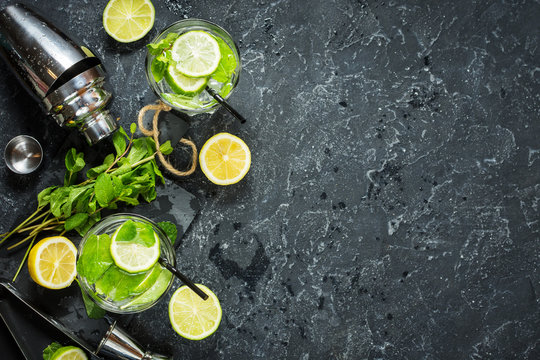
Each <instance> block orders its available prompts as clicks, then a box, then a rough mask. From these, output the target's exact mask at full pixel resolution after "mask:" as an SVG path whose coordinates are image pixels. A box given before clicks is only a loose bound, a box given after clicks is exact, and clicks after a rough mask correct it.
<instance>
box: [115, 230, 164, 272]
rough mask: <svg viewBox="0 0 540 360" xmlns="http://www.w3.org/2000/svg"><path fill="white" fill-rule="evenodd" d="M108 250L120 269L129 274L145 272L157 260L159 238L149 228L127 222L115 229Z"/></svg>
mask: <svg viewBox="0 0 540 360" xmlns="http://www.w3.org/2000/svg"><path fill="white" fill-rule="evenodd" d="M110 250H111V256H112V258H113V260H114V263H115V264H116V266H118V267H119V268H120V269H122V270H124V271H127V272H129V273H138V272H142V271H146V270H149V269H150V268H151V267H152V266H154V264H155V263H156V262H157V261H158V259H159V255H160V246H159V237H158V236H157V234H156V233H155V232H154V231H153V230H152V228H151V227H150V226H148V225H146V224H143V223H139V222H134V221H132V220H128V221H126V222H125V223H123V224H122V226H120V227H119V228H118V229H116V231H115V233H114V234H113V236H112V238H111V249H110Z"/></svg>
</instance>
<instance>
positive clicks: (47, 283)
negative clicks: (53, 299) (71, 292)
mask: <svg viewBox="0 0 540 360" xmlns="http://www.w3.org/2000/svg"><path fill="white" fill-rule="evenodd" d="M76 259H77V248H76V247H75V245H73V243H72V242H71V241H69V239H67V238H65V237H63V236H54V237H48V238H45V239H43V240H41V241H40V242H38V243H37V244H36V245H35V246H34V247H33V248H32V250H31V251H30V255H29V256H28V272H29V273H30V276H31V277H32V279H33V280H34V281H35V282H36V283H38V284H39V285H41V286H43V287H46V288H47V289H63V288H66V287H68V286H69V285H71V283H72V282H73V280H75V277H76V276H77V266H76Z"/></svg>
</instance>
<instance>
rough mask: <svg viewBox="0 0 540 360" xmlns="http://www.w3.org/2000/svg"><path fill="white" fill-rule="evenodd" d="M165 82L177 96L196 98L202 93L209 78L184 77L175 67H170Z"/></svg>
mask: <svg viewBox="0 0 540 360" xmlns="http://www.w3.org/2000/svg"><path fill="white" fill-rule="evenodd" d="M165 80H166V81H167V84H169V86H170V87H171V89H173V91H174V92H175V93H177V94H181V95H184V96H194V95H197V94H198V93H200V92H201V91H202V90H203V89H204V87H205V86H206V83H207V82H208V78H206V77H204V78H190V77H187V76H184V75H182V73H181V72H179V71H178V70H177V69H176V67H175V66H174V65H169V67H168V68H167V72H165Z"/></svg>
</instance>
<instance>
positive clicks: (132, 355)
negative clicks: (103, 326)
mask: <svg viewBox="0 0 540 360" xmlns="http://www.w3.org/2000/svg"><path fill="white" fill-rule="evenodd" d="M96 355H99V356H102V355H103V356H108V357H112V358H115V359H123V360H172V357H169V356H164V355H160V354H155V353H151V352H150V351H144V350H142V347H141V345H139V344H138V343H137V342H136V341H135V340H133V338H132V337H131V336H130V335H129V334H128V333H126V332H125V331H124V330H123V329H121V328H120V327H118V326H117V324H116V321H115V322H113V323H112V324H111V327H110V328H109V330H108V331H107V334H105V337H104V338H103V339H102V340H101V343H100V344H99V346H98V348H97V350H96Z"/></svg>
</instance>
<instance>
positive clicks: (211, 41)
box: [146, 19, 241, 114]
mask: <svg viewBox="0 0 540 360" xmlns="http://www.w3.org/2000/svg"><path fill="white" fill-rule="evenodd" d="M147 47H148V55H147V57H146V77H147V79H148V83H149V84H150V87H151V88H152V90H153V91H154V92H155V93H156V95H157V96H159V97H160V98H161V100H162V101H164V102H165V103H166V104H168V105H169V106H171V107H173V108H175V109H177V110H180V111H183V112H186V113H188V114H197V113H205V112H213V111H214V110H215V109H216V108H217V107H218V106H219V104H218V103H217V102H216V100H214V98H212V96H211V95H210V94H209V93H208V92H207V91H206V90H205V89H206V88H207V87H209V88H211V89H213V90H214V91H215V92H216V93H218V94H219V95H221V97H223V98H224V99H227V98H228V97H229V96H230V95H231V93H232V92H233V90H234V88H235V87H236V84H237V83H238V79H239V76H240V69H241V64H240V55H239V53H238V47H237V46H236V44H235V43H234V41H233V39H232V37H231V36H230V35H229V33H227V32H226V31H225V30H224V29H222V28H221V27H219V26H218V25H216V24H213V23H211V22H208V21H205V20H199V19H187V20H181V21H178V22H176V23H174V24H172V25H171V26H169V27H168V28H167V29H165V30H164V31H163V32H162V33H161V34H159V35H158V36H157V37H156V38H155V39H154V40H153V41H152V43H151V44H149V45H147Z"/></svg>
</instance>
